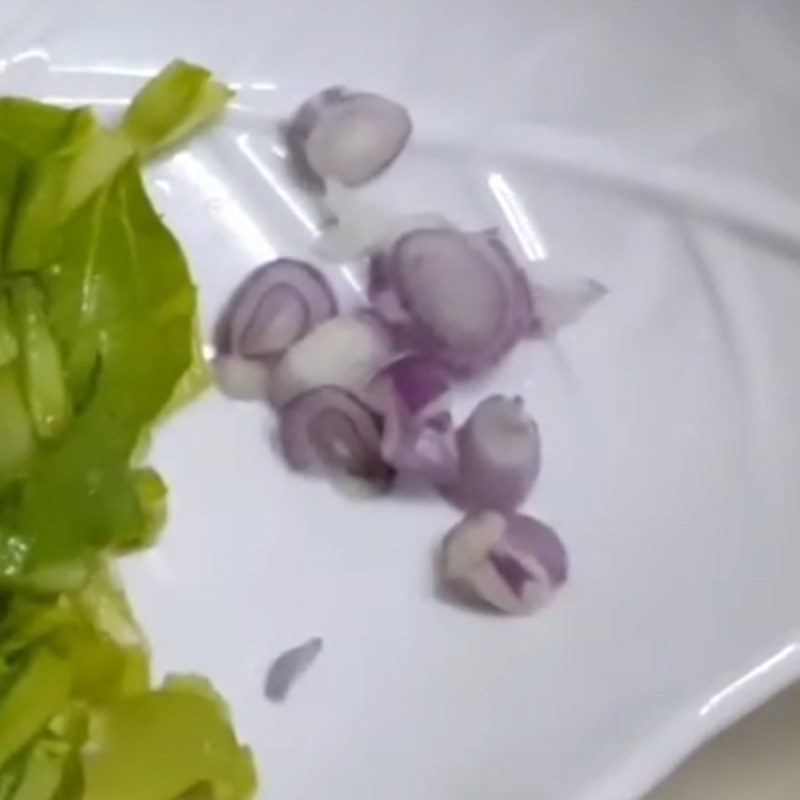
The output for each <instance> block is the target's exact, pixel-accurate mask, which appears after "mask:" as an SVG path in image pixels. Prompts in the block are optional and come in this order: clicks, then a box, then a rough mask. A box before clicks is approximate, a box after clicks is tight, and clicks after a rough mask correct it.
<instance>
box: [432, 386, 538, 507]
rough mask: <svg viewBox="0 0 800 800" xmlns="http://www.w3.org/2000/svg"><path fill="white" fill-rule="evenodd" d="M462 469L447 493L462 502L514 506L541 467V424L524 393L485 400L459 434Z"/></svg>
mask: <svg viewBox="0 0 800 800" xmlns="http://www.w3.org/2000/svg"><path fill="white" fill-rule="evenodd" d="M457 443H458V462H459V474H458V479H457V481H456V483H455V484H454V485H453V486H452V487H449V488H448V491H447V494H448V496H449V497H450V498H451V499H452V500H453V501H454V502H455V503H456V504H457V505H459V506H460V507H462V508H465V509H468V510H473V509H485V508H490V509H497V510H500V511H513V510H514V509H515V508H517V507H519V506H520V505H521V504H522V502H523V501H524V500H525V498H526V497H527V496H528V494H529V492H530V490H531V488H532V487H533V484H534V483H535V481H536V478H537V477H538V475H539V470H540V467H541V443H540V437H539V428H538V426H537V425H536V423H535V422H534V420H533V419H532V418H531V417H530V416H528V414H527V413H526V412H525V406H524V403H523V401H522V399H521V398H519V397H515V398H513V399H512V398H507V397H502V396H500V395H494V396H492V397H488V398H487V399H485V400H483V401H482V402H481V403H479V404H478V406H477V407H476V408H475V410H474V411H473V412H472V414H471V415H470V416H469V418H468V419H467V421H466V422H465V423H464V425H463V426H462V427H461V428H460V429H459V431H458V436H457Z"/></svg>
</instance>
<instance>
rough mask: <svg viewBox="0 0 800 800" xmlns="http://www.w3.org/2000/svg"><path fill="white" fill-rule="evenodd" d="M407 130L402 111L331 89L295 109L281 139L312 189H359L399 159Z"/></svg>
mask: <svg viewBox="0 0 800 800" xmlns="http://www.w3.org/2000/svg"><path fill="white" fill-rule="evenodd" d="M411 129H412V123H411V117H410V116H409V114H408V111H406V109H405V108H403V106H401V105H399V104H398V103H395V102H394V101H393V100H389V99H387V98H385V97H381V96H380V95H377V94H371V93H369V92H351V91H349V90H348V89H345V88H344V87H341V86H333V87H331V88H329V89H325V90H324V91H322V92H319V93H318V94H315V95H314V96H313V97H311V98H309V99H308V100H306V101H305V102H304V103H303V104H302V105H301V106H300V108H299V109H298V110H297V112H296V113H295V115H294V117H293V119H292V121H291V123H290V124H289V127H288V130H287V137H286V138H287V143H288V145H289V149H290V151H291V153H292V156H293V159H294V162H295V165H296V167H297V168H298V171H299V172H300V174H301V175H303V176H304V177H306V178H307V179H309V180H310V181H311V182H312V183H314V184H315V185H317V186H318V187H319V186H321V185H322V183H323V182H324V181H327V180H332V181H336V182H338V183H341V184H343V185H345V186H360V185H362V184H364V183H366V182H367V181H369V180H370V179H372V178H374V177H375V176H376V175H378V174H380V173H381V172H383V170H385V169H386V168H387V167H388V166H389V165H390V164H391V163H392V162H393V161H394V160H395V159H396V158H397V156H398V155H400V153H401V152H402V150H403V148H404V147H405V145H406V143H407V142H408V139H409V137H410V136H411Z"/></svg>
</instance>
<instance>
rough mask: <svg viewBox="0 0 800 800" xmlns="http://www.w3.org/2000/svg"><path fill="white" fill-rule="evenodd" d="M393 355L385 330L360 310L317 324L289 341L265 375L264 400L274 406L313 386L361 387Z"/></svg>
mask: <svg viewBox="0 0 800 800" xmlns="http://www.w3.org/2000/svg"><path fill="white" fill-rule="evenodd" d="M393 357H394V341H393V338H392V335H391V332H390V331H389V330H388V329H387V327H386V325H385V324H384V323H383V321H382V320H381V318H380V317H379V316H378V315H377V314H375V313H374V312H372V311H369V310H367V309H362V310H359V311H356V312H355V313H353V314H345V315H342V316H339V317H334V319H330V320H327V321H326V322H323V323H322V324H321V325H318V326H317V327H316V328H314V329H313V330H312V331H311V332H310V333H308V334H307V335H306V336H305V337H304V338H302V339H300V341H298V342H296V343H295V344H293V345H292V346H291V347H290V348H289V349H288V350H287V351H286V352H285V353H284V355H283V357H282V358H281V359H280V361H278V363H277V364H276V365H275V366H274V368H273V370H272V374H271V376H270V400H271V402H272V403H273V405H274V406H276V407H277V408H280V407H281V406H282V405H284V404H285V403H288V402H289V401H290V400H291V399H292V398H294V397H297V396H298V395H299V394H301V393H302V392H305V391H308V390H309V389H313V388H315V387H317V386H324V385H330V386H340V387H343V388H345V389H353V390H358V389H361V388H362V387H363V386H364V385H365V384H366V383H367V382H368V381H369V380H370V378H371V377H372V376H373V375H374V374H375V373H376V372H377V371H378V370H380V369H382V368H383V367H384V366H385V365H386V364H388V363H389V362H390V361H391V360H392V358H393Z"/></svg>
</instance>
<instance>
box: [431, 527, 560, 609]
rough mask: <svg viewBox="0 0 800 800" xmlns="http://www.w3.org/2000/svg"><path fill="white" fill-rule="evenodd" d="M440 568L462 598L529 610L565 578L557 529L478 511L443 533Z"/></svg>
mask: <svg viewBox="0 0 800 800" xmlns="http://www.w3.org/2000/svg"><path fill="white" fill-rule="evenodd" d="M441 568H442V578H443V581H444V583H445V585H446V586H447V587H449V588H450V589H451V590H452V591H453V592H454V593H455V594H456V595H457V596H459V597H461V598H462V599H465V600H467V601H470V602H477V603H479V604H485V605H488V606H491V607H492V608H495V609H497V610H498V611H503V612H505V613H507V614H529V613H531V612H533V611H536V610H537V609H539V608H542V607H543V606H544V605H546V604H547V603H548V602H549V601H550V599H551V598H552V596H553V594H554V593H555V592H556V590H557V589H558V588H559V587H560V586H561V585H562V584H563V583H564V582H565V581H566V579H567V573H568V558H567V552H566V550H565V549H564V545H563V544H562V543H561V540H560V539H559V538H558V535H557V534H556V533H555V531H554V530H553V529H552V528H550V527H548V526H547V525H545V524H544V523H543V522H540V521H539V520H537V519H534V518H533V517H528V516H525V515H523V514H505V515H504V514H501V513H500V512H498V511H477V512H473V513H471V514H469V515H467V516H466V517H464V519H463V520H461V522H459V523H458V524H457V525H456V526H455V527H454V528H452V529H451V531H450V532H449V533H448V534H447V537H446V538H445V541H444V545H443V548H442V560H441Z"/></svg>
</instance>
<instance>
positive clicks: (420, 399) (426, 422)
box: [364, 354, 458, 485]
mask: <svg viewBox="0 0 800 800" xmlns="http://www.w3.org/2000/svg"><path fill="white" fill-rule="evenodd" d="M449 389H450V380H449V377H448V375H447V373H446V372H445V371H444V370H443V368H442V366H441V365H440V364H439V363H438V362H436V361H435V360H434V359H431V358H430V357H428V356H420V355H413V354H412V355H408V356H404V357H402V358H400V359H398V360H397V361H394V362H393V363H392V364H390V365H389V366H388V367H386V368H385V369H383V370H382V371H381V372H379V373H378V374H377V375H376V376H375V377H374V378H373V380H372V381H371V382H370V384H369V385H368V387H367V388H366V390H365V392H364V395H365V397H366V398H367V399H368V402H369V403H370V404H371V405H372V407H373V408H375V409H376V410H377V411H378V412H379V413H380V414H381V416H382V418H383V438H382V441H381V454H382V455H383V458H384V460H385V461H387V462H388V463H389V464H391V465H392V466H393V467H394V468H395V469H397V470H398V471H399V472H403V473H407V474H413V475H417V476H420V477H423V478H425V479H426V480H428V481H430V482H432V483H435V484H438V485H446V484H450V483H452V482H453V481H454V480H455V478H456V476H457V474H458V462H457V458H456V447H455V430H454V427H453V421H452V417H451V416H450V413H449V412H448V411H446V410H445V409H444V406H443V400H444V398H445V397H446V395H447V394H448V392H449Z"/></svg>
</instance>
